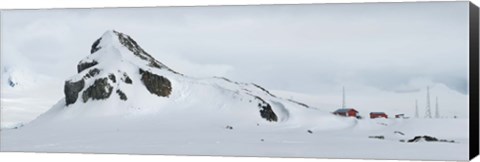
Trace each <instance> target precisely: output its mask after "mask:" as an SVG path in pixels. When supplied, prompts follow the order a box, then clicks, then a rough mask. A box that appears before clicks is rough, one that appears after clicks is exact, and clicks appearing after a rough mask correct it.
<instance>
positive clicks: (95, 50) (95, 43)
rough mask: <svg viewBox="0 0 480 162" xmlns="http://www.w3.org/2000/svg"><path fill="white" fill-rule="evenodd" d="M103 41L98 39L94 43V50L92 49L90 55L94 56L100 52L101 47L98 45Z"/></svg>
mask: <svg viewBox="0 0 480 162" xmlns="http://www.w3.org/2000/svg"><path fill="white" fill-rule="evenodd" d="M101 40H102V38H98V39H97V40H96V41H95V42H93V44H92V48H91V49H90V54H93V53H95V52H97V51H98V50H100V47H99V46H98V44H100V41H101Z"/></svg>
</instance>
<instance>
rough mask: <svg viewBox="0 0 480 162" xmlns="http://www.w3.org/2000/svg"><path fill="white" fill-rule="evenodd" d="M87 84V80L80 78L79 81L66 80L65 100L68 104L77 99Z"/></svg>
mask: <svg viewBox="0 0 480 162" xmlns="http://www.w3.org/2000/svg"><path fill="white" fill-rule="evenodd" d="M84 86H85V81H84V80H83V79H82V80H79V81H77V82H71V81H66V82H65V86H64V89H63V92H64V93H65V102H66V104H67V106H68V105H70V104H73V103H75V102H76V101H77V98H78V93H80V91H82V89H83V87H84Z"/></svg>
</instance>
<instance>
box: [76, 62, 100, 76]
mask: <svg viewBox="0 0 480 162" xmlns="http://www.w3.org/2000/svg"><path fill="white" fill-rule="evenodd" d="M97 64H98V62H97V61H92V62H84V63H79V64H78V65H77V71H78V73H80V72H82V71H83V70H85V69H88V68H90V67H92V66H95V65H97Z"/></svg>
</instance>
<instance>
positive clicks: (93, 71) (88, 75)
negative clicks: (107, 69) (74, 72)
mask: <svg viewBox="0 0 480 162" xmlns="http://www.w3.org/2000/svg"><path fill="white" fill-rule="evenodd" d="M99 73H100V70H98V69H97V68H93V69H90V70H89V71H88V73H87V74H86V75H85V76H84V77H83V78H85V79H88V78H91V77H94V76H96V75H97V74H99Z"/></svg>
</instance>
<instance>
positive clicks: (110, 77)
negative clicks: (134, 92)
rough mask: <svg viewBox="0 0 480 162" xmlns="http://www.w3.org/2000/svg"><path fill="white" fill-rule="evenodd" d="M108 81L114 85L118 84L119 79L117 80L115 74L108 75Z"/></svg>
mask: <svg viewBox="0 0 480 162" xmlns="http://www.w3.org/2000/svg"><path fill="white" fill-rule="evenodd" d="M108 79H110V80H111V81H112V82H113V83H116V82H117V79H116V78H115V75H114V74H110V75H108Z"/></svg>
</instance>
